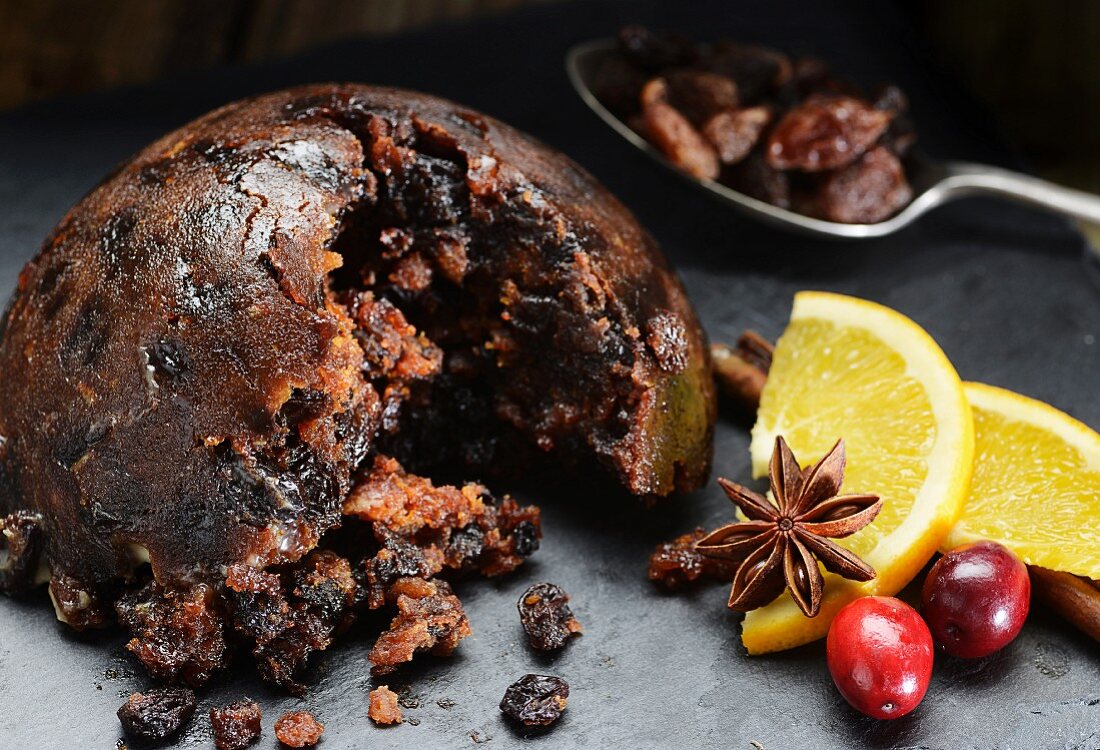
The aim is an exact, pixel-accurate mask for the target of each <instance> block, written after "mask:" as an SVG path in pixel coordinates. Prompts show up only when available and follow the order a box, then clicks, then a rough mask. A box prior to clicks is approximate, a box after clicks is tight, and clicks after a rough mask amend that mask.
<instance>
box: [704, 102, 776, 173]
mask: <svg viewBox="0 0 1100 750" xmlns="http://www.w3.org/2000/svg"><path fill="white" fill-rule="evenodd" d="M771 119H772V112H771V109H770V108H768V107H748V108H746V109H726V110H722V111H721V112H718V113H717V114H715V115H713V116H712V117H710V118H709V119H707V121H706V122H704V123H703V135H704V136H706V139H707V140H708V141H710V144H711V145H712V146H714V148H715V150H717V151H718V158H719V159H720V160H721V162H722V163H723V164H736V163H737V162H739V161H741V160H742V159H744V158H745V157H746V156H748V155H749V152H750V151H752V149H753V147H754V146H755V145H756V144H757V142H758V141H759V140H760V136H761V135H762V134H763V132H764V128H766V127H767V126H768V123H769V122H771Z"/></svg>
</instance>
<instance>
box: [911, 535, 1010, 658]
mask: <svg viewBox="0 0 1100 750" xmlns="http://www.w3.org/2000/svg"><path fill="white" fill-rule="evenodd" d="M921 599H922V605H921V611H922V613H923V614H924V619H925V620H927V621H928V627H929V628H931V629H932V634H933V635H934V636H935V638H936V641H938V642H939V643H940V645H942V646H943V648H944V650H945V651H947V653H949V654H951V655H952V656H960V657H962V658H964V659H977V658H979V657H982V656H987V655H988V654H992V653H993V652H994V651H997V650H998V649H1001V648H1004V647H1005V646H1007V645H1008V644H1009V643H1011V642H1012V640H1013V639H1014V638H1015V637H1016V636H1017V635H1018V634H1019V632H1020V628H1022V627H1023V626H1024V620H1025V619H1027V610H1028V606H1029V604H1030V601H1031V579H1029V578H1028V576H1027V567H1026V566H1025V565H1024V564H1023V563H1022V562H1020V560H1019V559H1018V558H1017V557H1016V556H1015V555H1014V554H1012V553H1011V552H1010V551H1008V550H1007V549H1006V548H1005V547H1003V546H1002V545H1000V544H997V543H996V542H976V543H974V544H965V545H963V546H962V547H956V548H955V549H953V550H951V551H950V552H948V553H947V554H946V555H944V556H943V557H941V558H940V559H939V560H937V561H936V564H935V565H933V566H932V570H931V571H929V573H928V577H927V578H925V579H924V589H923V591H922V596H921Z"/></svg>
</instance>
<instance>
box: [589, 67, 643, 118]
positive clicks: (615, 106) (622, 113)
mask: <svg viewBox="0 0 1100 750" xmlns="http://www.w3.org/2000/svg"><path fill="white" fill-rule="evenodd" d="M646 79H647V76H646V74H645V73H644V72H642V71H641V70H639V69H638V68H637V67H635V66H634V65H632V64H630V62H628V61H627V60H625V59H623V58H621V57H609V58H607V59H606V60H604V61H603V63H601V64H600V67H599V68H597V70H596V78H595V80H594V81H593V84H592V91H593V92H594V93H595V94H596V98H597V99H599V100H600V101H601V102H602V103H603V105H604V106H605V107H607V108H608V109H609V110H611V112H613V113H614V114H615V115H616V116H618V117H620V118H623V119H626V118H627V117H629V116H630V115H632V114H634V113H635V112H637V111H638V97H639V96H640V95H641V93H642V86H644V85H645V82H646Z"/></svg>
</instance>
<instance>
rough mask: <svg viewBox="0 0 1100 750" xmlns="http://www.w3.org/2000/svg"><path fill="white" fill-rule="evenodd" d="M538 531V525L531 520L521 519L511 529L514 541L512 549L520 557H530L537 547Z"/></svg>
mask: <svg viewBox="0 0 1100 750" xmlns="http://www.w3.org/2000/svg"><path fill="white" fill-rule="evenodd" d="M539 536H540V532H539V529H538V526H536V525H535V524H534V523H532V522H531V521H521V522H520V523H518V524H517V525H516V527H515V528H514V529H513V530H512V539H513V540H514V541H515V544H514V549H515V552H516V554H517V555H519V556H520V557H530V556H531V555H533V554H535V551H536V550H538V548H539Z"/></svg>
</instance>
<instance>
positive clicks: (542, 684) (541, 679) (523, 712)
mask: <svg viewBox="0 0 1100 750" xmlns="http://www.w3.org/2000/svg"><path fill="white" fill-rule="evenodd" d="M568 698H569V684H568V683H567V682H566V681H565V680H563V679H561V678H560V677H552V676H550V675H540V674H525V675H524V676H523V677H520V678H519V679H518V680H516V681H515V682H513V683H512V684H511V685H509V686H508V689H507V690H506V691H504V698H503V699H502V700H501V701H500V710H501V711H503V712H504V715H505V716H507V717H508V718H510V719H513V720H514V721H518V722H520V723H522V724H523V725H524V726H528V727H537V726H542V727H545V726H549V725H551V724H553V723H554V722H555V721H557V720H558V719H560V718H561V714H562V711H564V710H565V704H566V701H567V699H568Z"/></svg>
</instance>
